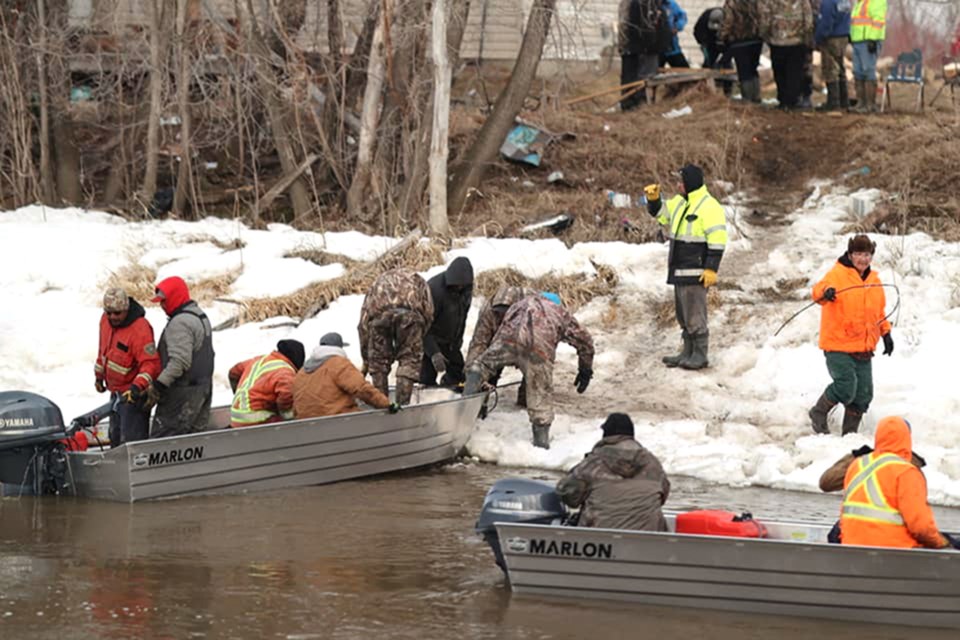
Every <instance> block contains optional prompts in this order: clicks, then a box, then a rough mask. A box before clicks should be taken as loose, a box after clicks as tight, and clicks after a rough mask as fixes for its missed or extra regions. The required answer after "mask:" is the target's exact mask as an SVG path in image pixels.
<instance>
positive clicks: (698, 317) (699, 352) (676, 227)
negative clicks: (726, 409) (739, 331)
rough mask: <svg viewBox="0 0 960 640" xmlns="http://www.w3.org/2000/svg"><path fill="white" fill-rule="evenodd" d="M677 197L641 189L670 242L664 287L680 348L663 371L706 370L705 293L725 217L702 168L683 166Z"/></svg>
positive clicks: (653, 187)
mask: <svg viewBox="0 0 960 640" xmlns="http://www.w3.org/2000/svg"><path fill="white" fill-rule="evenodd" d="M677 187H678V189H679V191H680V194H679V195H676V196H674V197H672V198H670V200H668V201H667V202H666V204H664V203H662V202H661V200H660V185H659V184H650V185H647V186H646V187H644V189H643V191H644V194H645V195H646V197H647V211H648V212H649V213H650V215H651V216H653V217H654V218H656V220H657V222H659V223H660V224H661V225H663V226H664V227H666V230H667V237H668V238H669V239H670V252H669V254H668V258H667V263H668V270H667V284H672V285H673V294H674V307H675V310H676V315H677V323H679V325H680V329H681V331H682V333H681V335H682V337H683V350H682V351H681V352H680V353H679V354H677V355H675V356H664V358H663V363H664V364H665V365H667V366H668V367H681V368H683V369H694V370H695V369H703V368H704V367H706V366H709V361H708V359H707V348H708V346H709V338H710V333H709V330H708V327H707V289H709V288H710V287H712V286H713V285H715V284H716V283H717V271H719V269H720V260H721V259H722V258H723V251H724V249H725V248H726V246H727V217H726V214H725V213H724V210H723V206H722V205H721V204H720V203H719V202H718V201H717V199H716V198H714V197H713V196H712V195H710V192H709V191H707V187H706V185H704V183H703V170H702V169H700V167H698V166H696V165H693V164H688V165H686V166H685V167H683V168H682V169H681V170H680V183H679V184H678V185H677Z"/></svg>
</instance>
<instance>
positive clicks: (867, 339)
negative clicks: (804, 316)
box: [813, 253, 890, 353]
mask: <svg viewBox="0 0 960 640" xmlns="http://www.w3.org/2000/svg"><path fill="white" fill-rule="evenodd" d="M879 284H880V277H879V276H878V275H877V274H876V272H875V271H873V270H872V269H871V268H870V267H867V270H866V271H865V272H864V274H863V276H861V275H860V272H859V271H857V269H856V267H854V266H853V262H851V260H850V257H849V256H848V255H847V254H846V253H845V254H843V255H842V256H840V258H839V259H838V260H837V263H836V264H835V265H833V268H832V269H830V271H829V272H828V273H827V275H825V276H824V277H823V280H821V281H820V282H818V283H817V284H815V285H814V286H813V299H814V300H816V301H817V302H819V304H820V343H819V344H820V348H821V349H823V350H824V351H838V352H841V353H873V351H874V349H876V348H877V341H878V340H879V339H880V336H884V335H886V334H888V333H890V323H889V322H888V321H887V320H886V319H885V316H884V313H885V309H886V305H887V298H886V296H885V295H884V293H883V287H881V286H871V287H866V288H859V289H858V288H851V287H859V286H861V285H879ZM829 287H833V288H834V289H836V291H837V299H836V300H834V301H833V302H829V301H827V300H823V292H824V291H826V290H827V289H828V288H829ZM844 289H846V291H844Z"/></svg>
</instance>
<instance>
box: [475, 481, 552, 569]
mask: <svg viewBox="0 0 960 640" xmlns="http://www.w3.org/2000/svg"><path fill="white" fill-rule="evenodd" d="M567 515H568V511H567V508H566V506H565V505H564V504H563V501H562V500H561V499H560V496H559V495H558V494H557V492H556V489H555V488H554V485H553V484H551V483H548V482H543V481H540V480H528V479H526V478H506V479H504V480H498V481H497V482H495V483H494V485H493V486H492V487H490V490H489V491H487V495H486V496H485V497H484V499H483V507H482V508H481V509H480V517H479V518H478V519H477V524H476V531H477V533H479V534H480V535H482V536H483V539H484V540H485V541H486V543H487V544H488V545H490V548H491V549H493V555H494V557H495V558H496V561H497V565H498V566H499V567H500V568H501V569H505V567H504V564H503V553H502V552H501V549H500V539H499V538H498V537H497V530H496V528H495V527H494V524H495V523H497V522H515V523H522V524H561V523H563V522H564V520H565V519H566V518H567Z"/></svg>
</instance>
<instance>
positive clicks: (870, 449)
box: [850, 444, 873, 458]
mask: <svg viewBox="0 0 960 640" xmlns="http://www.w3.org/2000/svg"><path fill="white" fill-rule="evenodd" d="M850 453H852V454H853V457H854V458H859V457H860V456H865V455H867V454H868V453H873V447H871V446H870V445H868V444H865V445H863V446H862V447H860V448H859V449H854V450H853V451H851V452H850Z"/></svg>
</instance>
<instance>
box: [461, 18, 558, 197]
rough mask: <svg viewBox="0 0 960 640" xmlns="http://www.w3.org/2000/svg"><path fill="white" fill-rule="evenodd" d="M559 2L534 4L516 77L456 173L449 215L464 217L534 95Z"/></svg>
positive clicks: (484, 124)
mask: <svg viewBox="0 0 960 640" xmlns="http://www.w3.org/2000/svg"><path fill="white" fill-rule="evenodd" d="M556 3H557V0H534V3H533V6H532V7H531V8H530V17H529V19H528V20H527V30H526V32H525V33H524V34H523V43H522V44H521V45H520V53H519V55H518V56H517V62H516V63H515V64H514V66H513V73H512V74H511V75H510V80H509V81H508V82H507V86H506V88H505V89H504V90H503V92H502V93H501V94H500V96H499V97H498V98H497V102H496V104H495V105H494V107H493V111H492V112H491V113H490V115H489V116H488V117H487V120H486V122H484V123H483V127H481V129H480V132H479V133H478V134H477V137H476V139H475V140H474V142H473V144H472V145H471V146H470V148H469V149H468V150H467V153H466V154H465V155H464V159H463V161H462V162H461V163H460V164H459V166H458V167H457V168H456V169H455V170H454V172H453V180H452V185H451V189H450V194H449V212H450V213H451V214H457V213H460V211H461V210H462V209H463V207H464V205H465V204H466V201H467V194H468V193H469V192H470V190H471V189H475V188H476V187H478V186H479V185H480V181H481V180H482V179H483V175H484V173H485V172H486V170H487V166H488V165H489V164H490V163H491V162H493V160H494V158H495V157H496V155H497V151H498V150H499V149H500V145H501V144H502V143H503V140H504V138H505V137H506V135H507V133H508V132H509V131H510V128H511V127H512V126H513V123H514V120H515V119H516V117H517V114H518V113H520V109H521V108H522V107H523V101H524V100H525V99H526V97H527V93H528V92H529V91H530V84H531V83H532V82H533V79H534V77H535V76H536V74H537V66H538V65H539V64H540V57H541V56H542V55H543V44H544V42H545V41H546V39H547V32H548V31H549V29H550V20H551V18H552V16H553V12H554V8H555V6H556Z"/></svg>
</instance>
